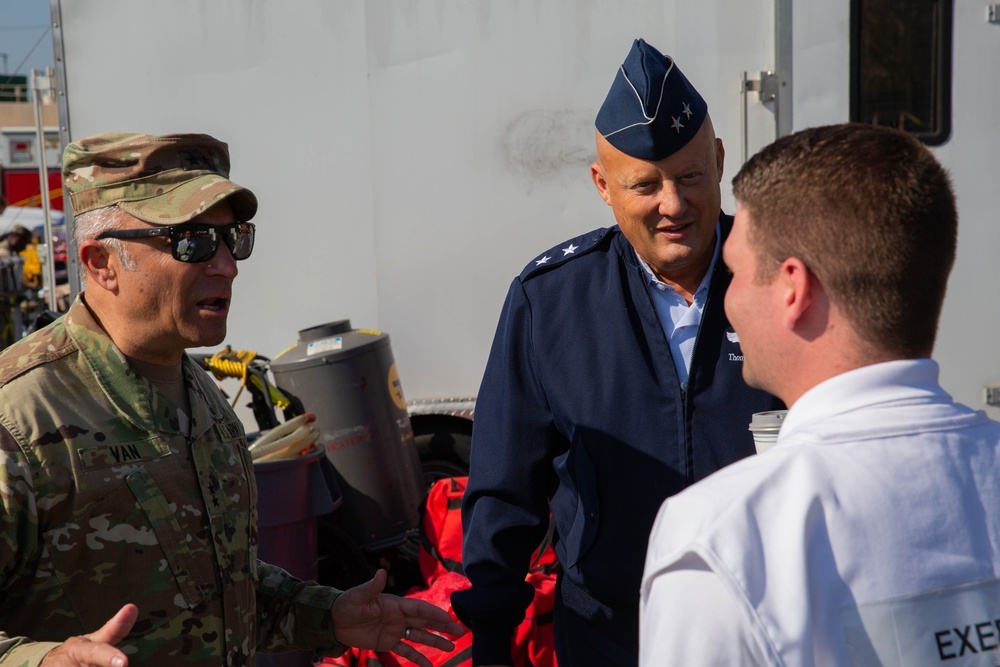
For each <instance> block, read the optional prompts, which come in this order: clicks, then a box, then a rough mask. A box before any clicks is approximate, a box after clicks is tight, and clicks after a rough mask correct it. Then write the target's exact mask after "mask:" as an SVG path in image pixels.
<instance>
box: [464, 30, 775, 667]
mask: <svg viewBox="0 0 1000 667" xmlns="http://www.w3.org/2000/svg"><path fill="white" fill-rule="evenodd" d="M596 126H597V133H596V134H597V136H596V139H597V162H595V163H594V164H593V165H592V166H591V175H592V177H593V180H594V184H595V185H596V186H597V190H598V192H599V193H600V195H601V198H602V199H604V201H605V202H606V203H607V204H608V205H609V206H610V207H611V209H612V211H613V212H614V215H615V219H616V221H617V223H618V224H617V226H614V227H610V228H607V229H598V230H595V231H593V232H590V233H588V234H584V235H583V236H579V237H577V238H575V239H572V240H570V241H567V242H565V243H562V244H560V245H559V246H557V247H555V248H552V249H550V250H547V251H545V252H544V253H542V254H541V255H539V256H538V257H537V258H535V259H534V260H533V261H531V262H530V263H529V264H528V266H527V267H526V268H525V269H524V271H523V272H522V273H521V275H520V276H518V277H517V278H516V279H515V280H514V281H513V283H512V284H511V287H510V291H509V293H508V295H507V299H506V302H505V304H504V307H503V311H502V313H501V315H500V323H499V326H498V328H497V333H496V338H495V339H494V342H493V349H492V352H491V354H490V358H489V363H488V365H487V369H486V373H485V377H484V378H483V384H482V387H481V389H480V392H479V396H478V400H477V404H476V420H475V429H474V433H473V446H472V466H471V472H470V480H469V486H468V490H467V492H466V495H465V499H464V505H463V521H464V527H465V547H464V555H463V561H464V565H465V571H466V573H467V574H468V576H469V579H470V580H471V581H472V588H471V589H469V590H467V591H462V592H458V593H455V594H454V596H453V603H454V606H455V609H456V611H457V613H458V614H459V617H460V618H461V619H462V620H463V621H464V622H465V623H466V624H467V625H469V626H470V627H471V628H472V631H473V662H474V664H476V665H489V664H497V665H510V664H512V657H511V637H512V634H513V631H514V628H515V627H516V626H517V625H518V623H519V622H520V621H521V619H522V618H523V616H524V610H525V608H526V606H527V605H528V604H529V602H530V601H531V599H532V587H531V586H530V585H529V584H527V583H525V574H526V571H527V569H528V566H529V561H530V558H531V553H532V551H533V549H534V548H535V547H536V546H537V545H538V544H539V542H540V541H541V540H542V538H543V536H544V535H545V533H546V529H547V527H548V524H549V511H550V509H551V512H552V516H553V520H554V523H555V535H556V549H557V553H558V556H559V560H560V563H561V568H562V570H561V574H560V577H559V584H558V589H557V602H556V608H555V623H556V626H555V629H556V646H557V652H558V658H559V661H560V663H561V664H564V665H572V666H573V667H578V666H579V665H616V666H621V665H634V664H636V663H637V660H638V603H639V583H640V578H641V575H642V566H643V556H644V553H645V548H646V542H647V537H648V534H649V529H650V526H651V525H652V523H653V519H654V517H655V515H656V511H657V509H658V507H659V505H660V503H661V502H662V501H663V500H664V498H666V497H668V496H670V495H673V494H675V493H677V492H679V491H681V490H682V489H684V488H685V487H687V486H689V485H690V484H692V483H694V482H695V481H697V480H699V479H702V478H704V477H706V476H708V475H709V474H711V473H712V472H714V471H716V470H718V469H719V468H721V467H723V466H725V465H727V464H729V463H732V462H733V461H736V460H738V459H740V458H743V457H745V456H748V455H750V454H752V453H753V452H754V446H753V441H752V438H751V436H750V433H749V432H748V431H747V425H748V424H749V422H750V418H751V415H752V414H753V413H754V412H758V411H763V410H772V409H778V408H781V407H783V406H782V405H781V404H780V403H779V402H778V401H777V399H774V398H773V397H771V396H770V395H768V394H765V393H763V392H760V391H757V390H754V389H750V388H749V387H747V386H746V384H744V382H743V380H742V377H741V370H742V366H743V353H742V351H741V350H740V345H739V338H738V337H737V336H736V334H735V333H734V332H733V329H732V327H730V325H729V322H728V321H727V320H726V316H725V313H724V312H723V298H724V296H725V291H726V288H727V287H728V285H729V274H728V273H727V271H726V269H725V266H724V265H723V263H722V260H721V259H720V247H721V244H722V242H723V241H724V240H725V238H726V236H727V235H728V233H729V229H730V227H731V225H732V219H731V218H730V217H729V216H726V215H722V213H721V193H720V181H721V178H722V168H723V158H724V149H723V147H722V142H721V141H720V140H719V139H716V137H715V133H714V130H713V127H712V122H711V119H710V118H709V116H708V108H707V105H706V103H705V101H704V100H703V99H702V97H701V95H699V94H698V92H697V91H696V90H695V89H694V87H693V86H692V85H691V84H690V82H688V80H687V79H686V78H685V77H684V75H683V74H682V73H681V71H680V70H679V69H678V68H677V66H676V65H675V64H674V62H673V60H672V59H670V58H668V57H665V56H663V55H662V54H661V53H659V52H658V51H657V50H656V49H654V48H653V47H651V46H649V45H648V44H646V43H645V42H644V41H643V40H641V39H640V40H637V41H636V42H635V43H634V44H633V46H632V49H631V51H630V53H629V54H628V57H627V58H626V60H625V63H624V64H623V65H622V67H621V68H620V69H619V71H618V73H617V75H616V77H615V80H614V82H613V84H612V86H611V90H610V92H609V93H608V96H607V99H606V100H605V102H604V104H603V106H602V107H601V109H600V111H599V112H598V115H597V121H596Z"/></svg>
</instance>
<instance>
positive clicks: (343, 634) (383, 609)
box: [330, 570, 465, 667]
mask: <svg viewBox="0 0 1000 667" xmlns="http://www.w3.org/2000/svg"><path fill="white" fill-rule="evenodd" d="M386 576H387V575H386V573H385V570H379V571H378V572H376V573H375V576H374V577H372V578H371V580H369V581H367V582H365V583H363V584H361V585H359V586H355V587H354V588H351V589H349V590H347V591H345V592H344V593H343V594H342V595H340V597H338V598H337V599H336V601H334V603H333V609H331V610H330V611H331V613H332V614H333V632H334V635H335V636H336V638H337V641H338V642H340V643H341V644H346V645H347V646H356V647H358V648H370V649H374V650H376V651H383V652H384V651H392V652H393V653H395V654H396V655H398V656H400V657H401V658H406V659H407V660H410V661H412V662H415V663H417V664H418V665H422V666H423V667H431V661H430V660H428V659H427V658H426V657H424V655H423V654H422V653H420V651H418V650H417V649H416V648H415V647H414V646H413V644H425V645H427V646H433V647H434V648H436V649H440V650H442V651H450V650H452V649H454V648H455V645H454V644H452V643H451V642H450V641H448V640H447V639H445V638H444V637H442V636H441V635H439V634H437V633H438V632H444V633H447V634H449V635H452V636H453V637H460V636H461V635H463V634H465V628H463V627H462V626H461V625H459V624H458V623H456V622H454V621H453V620H452V618H451V615H450V614H449V613H448V612H446V611H445V610H444V609H440V608H439V607H435V606H434V605H432V604H430V603H429V602H424V601H423V600H416V599H413V598H404V597H399V596H397V595H389V594H386V593H383V592H382V590H383V589H385V582H386Z"/></svg>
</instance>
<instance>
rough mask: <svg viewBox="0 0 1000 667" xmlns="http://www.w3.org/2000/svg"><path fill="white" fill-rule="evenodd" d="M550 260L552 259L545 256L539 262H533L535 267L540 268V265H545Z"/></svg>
mask: <svg viewBox="0 0 1000 667" xmlns="http://www.w3.org/2000/svg"><path fill="white" fill-rule="evenodd" d="M550 259H552V258H551V257H549V256H548V255H545V256H544V257H542V258H541V259H540V260H538V261H536V262H535V266H541V265H542V264H546V263H547V262H548V261H549V260H550Z"/></svg>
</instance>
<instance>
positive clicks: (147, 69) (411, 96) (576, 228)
mask: <svg viewBox="0 0 1000 667" xmlns="http://www.w3.org/2000/svg"><path fill="white" fill-rule="evenodd" d="M52 2H53V6H54V8H55V11H57V12H58V11H60V9H61V26H60V28H61V33H62V34H61V42H62V44H63V46H64V50H65V71H66V83H67V86H66V91H65V92H66V95H67V102H68V109H69V123H70V131H71V134H72V138H80V137H84V136H87V135H90V134H93V133H97V132H103V131H111V130H121V131H137V132H150V133H166V132H179V131H198V132H207V133H209V134H213V135H215V136H217V137H219V138H222V139H223V140H225V141H227V142H228V143H229V144H230V148H231V151H232V154H233V178H234V179H235V180H236V181H238V182H240V183H242V184H245V185H247V186H248V187H250V188H252V189H253V190H254V192H255V193H256V194H257V195H258V197H259V199H260V203H261V206H260V212H259V214H258V217H257V221H258V222H259V229H258V232H259V240H258V244H257V247H256V248H255V250H254V256H253V257H252V258H251V259H250V260H249V261H248V262H246V263H245V264H244V265H242V266H241V274H240V277H239V279H238V281H237V286H236V295H235V299H234V304H233V310H232V314H231V317H230V332H229V336H228V340H227V342H228V343H229V344H231V345H232V346H233V347H235V348H241V349H253V350H256V351H258V352H259V353H261V354H263V355H265V356H271V357H273V356H276V355H277V354H278V353H279V352H280V351H281V350H282V349H284V348H285V347H286V346H288V345H290V344H292V343H294V342H295V340H296V337H297V331H298V330H299V329H302V328H306V327H309V326H313V325H317V324H321V323H324V322H328V321H332V320H336V319H342V318H350V320H351V322H352V324H353V325H354V326H355V327H364V328H379V329H382V330H384V331H386V332H388V333H389V334H390V336H391V338H392V346H393V351H394V353H395V357H396V361H397V363H398V366H399V372H400V377H401V379H402V383H403V387H404V389H405V392H406V395H407V398H409V399H414V398H425V397H438V396H446V395H451V396H455V395H474V394H475V393H476V391H477V390H478V385H479V381H480V377H481V374H482V371H483V368H484V366H485V362H486V357H487V354H488V351H489V345H490V342H491V340H492V336H493V331H494V328H495V326H496V322H497V318H498V315H499V311H500V306H501V304H502V300H503V296H504V294H505V292H506V289H507V286H508V284H509V282H510V280H511V279H512V278H513V276H515V275H516V274H517V273H519V272H520V270H521V268H522V267H523V266H524V265H525V264H526V263H527V262H528V261H529V260H531V259H532V258H533V256H534V255H535V254H536V253H538V252H541V251H542V250H544V249H545V248H547V247H549V246H551V245H555V244H557V243H559V242H561V241H563V240H565V239H567V238H570V237H572V236H575V235H577V234H580V233H583V232H585V231H589V230H590V229H592V228H595V227H599V226H607V225H610V224H613V219H612V217H611V215H610V210H609V209H608V208H607V207H606V206H605V205H604V204H603V202H601V201H600V199H599V198H598V196H597V194H596V192H595V191H594V187H593V185H592V183H591V181H590V175H589V165H590V163H591V161H592V159H593V157H594V148H593V143H594V142H593V118H594V116H595V114H596V111H597V108H598V106H599V105H600V104H601V102H602V101H603V98H604V95H605V93H606V92H607V89H608V87H609V85H610V83H611V81H612V78H613V77H614V75H615V72H616V70H617V68H618V66H619V65H620V64H621V61H622V60H623V59H624V57H625V55H626V53H627V52H628V50H629V47H630V45H631V42H632V40H633V39H634V38H636V37H644V38H645V39H646V40H647V41H649V42H650V43H651V44H653V45H655V46H657V47H658V48H660V49H661V50H663V51H664V52H666V53H669V54H673V55H675V56H676V57H677V60H678V64H679V65H680V67H681V69H682V70H683V71H684V72H685V73H686V74H687V75H688V77H689V78H690V79H692V81H694V82H695V83H696V85H697V86H698V87H699V89H700V90H701V91H702V94H703V95H704V96H705V98H706V99H707V101H708V103H709V107H710V109H711V110H712V113H713V118H714V120H715V124H716V130H717V132H718V134H719V136H721V137H722V138H723V139H724V140H725V141H726V142H727V146H728V155H729V159H728V166H727V170H726V175H725V178H724V181H723V183H724V191H725V193H726V194H725V197H724V205H725V206H726V207H727V208H729V209H730V210H731V208H732V207H731V204H730V202H731V198H730V197H729V194H728V189H729V188H728V183H729V181H730V179H731V178H732V175H733V174H734V173H735V170H736V169H737V168H738V166H739V165H738V162H739V156H740V150H739V144H740V137H739V132H740V114H739V88H738V83H739V73H740V72H741V71H742V70H749V71H751V72H759V71H760V70H766V69H770V68H772V67H773V55H772V54H773V51H774V45H773V22H774V18H773V9H772V7H771V2H764V1H763V0H753V1H749V2H748V1H741V2H738V3H737V2H726V1H723V0H707V1H706V0H703V1H700V2H697V3H694V2H663V1H657V0H646V1H640V0H623V1H620V2H598V1H597V0H482V1H469V0H435V1H418V0H378V1H374V0H372V1H370V2H364V1H363V0H295V1H293V2H288V1H286V0H173V1H171V2H162V1H154V0H52ZM748 124H749V127H750V141H749V144H750V150H751V152H753V151H754V150H756V149H757V148H759V147H760V146H762V145H764V144H766V143H767V142H769V141H771V140H772V139H773V138H774V120H773V116H772V114H771V112H770V110H769V109H767V108H765V107H764V106H763V105H760V104H751V107H750V110H749V123H748Z"/></svg>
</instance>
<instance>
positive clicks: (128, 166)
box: [62, 132, 257, 224]
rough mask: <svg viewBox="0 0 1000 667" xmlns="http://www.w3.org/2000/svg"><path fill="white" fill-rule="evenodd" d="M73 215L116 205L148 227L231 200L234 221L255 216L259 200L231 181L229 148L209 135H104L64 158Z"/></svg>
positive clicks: (72, 149) (79, 144)
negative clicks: (224, 200) (145, 223)
mask: <svg viewBox="0 0 1000 667" xmlns="http://www.w3.org/2000/svg"><path fill="white" fill-rule="evenodd" d="M62 172H63V182H64V184H65V188H66V191H67V192H68V193H69V201H70V206H71V207H72V209H73V214H74V215H80V214H82V213H86V212H87V211H93V210H95V209H98V208H104V207H106V206H113V205H116V204H117V205H118V207H119V208H121V209H122V210H124V211H125V212H127V213H129V214H130V215H133V216H135V217H136V218H139V219H140V220H143V221H145V222H149V223H152V224H174V223H179V222H187V221H188V220H190V219H191V218H194V217H195V216H197V215H200V214H201V213H204V212H205V211H206V210H208V209H209V208H211V207H212V206H213V205H215V204H217V203H219V202H220V201H222V200H223V199H226V198H227V197H228V198H229V201H230V203H231V204H232V207H233V214H234V215H235V216H236V219H237V220H239V221H241V222H246V221H247V220H249V219H251V218H252V217H253V216H254V215H255V214H256V213H257V197H255V196H254V194H253V193H252V192H250V191H249V190H247V189H246V188H244V187H242V186H240V185H237V184H236V183H233V182H232V181H230V180H229V147H228V146H227V145H226V144H225V143H223V142H221V141H219V140H218V139H215V138H213V137H210V136H208V135H207V134H166V135H163V136H153V135H149V134H134V133H130V132H107V133H104V134H98V135H94V136H92V137H87V138H86V139H80V140H79V141H74V142H73V143H71V144H70V145H68V146H67V147H66V151H65V152H64V153H63V168H62Z"/></svg>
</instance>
